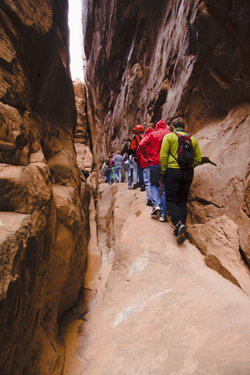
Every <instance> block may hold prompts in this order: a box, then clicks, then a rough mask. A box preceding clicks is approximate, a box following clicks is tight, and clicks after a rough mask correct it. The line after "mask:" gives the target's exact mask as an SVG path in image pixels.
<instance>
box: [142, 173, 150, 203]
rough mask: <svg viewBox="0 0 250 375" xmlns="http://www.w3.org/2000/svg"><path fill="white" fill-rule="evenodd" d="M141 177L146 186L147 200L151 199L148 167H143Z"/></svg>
mask: <svg viewBox="0 0 250 375" xmlns="http://www.w3.org/2000/svg"><path fill="white" fill-rule="evenodd" d="M143 179H144V184H145V186H146V197H147V201H149V200H151V199H152V194H151V184H150V167H146V168H143Z"/></svg>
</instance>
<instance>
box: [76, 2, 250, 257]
mask: <svg viewBox="0 0 250 375" xmlns="http://www.w3.org/2000/svg"><path fill="white" fill-rule="evenodd" d="M84 6H85V11H84V12H85V13H84V14H85V19H84V23H83V27H84V47H85V54H86V59H87V66H86V87H87V97H88V106H87V107H88V119H89V124H90V128H91V132H92V134H93V145H94V147H93V148H94V155H95V158H96V163H100V162H101V161H102V160H103V159H104V157H105V155H106V154H108V153H109V152H110V151H116V150H117V149H119V150H121V151H122V150H123V149H124V148H125V147H126V144H127V142H128V139H129V138H131V136H132V134H133V127H134V126H135V125H136V124H138V123H140V124H144V125H145V127H147V126H148V125H149V124H152V123H153V124H155V123H156V121H157V120H159V119H160V118H163V119H164V120H165V121H166V120H167V119H168V118H172V117H174V116H177V115H180V116H182V117H183V118H184V120H185V121H186V124H187V129H188V130H189V131H190V132H191V133H192V134H194V135H196V137H197V139H198V140H199V142H200V146H201V151H202V156H204V157H207V158H208V159H209V160H210V161H211V162H212V163H213V164H211V163H208V164H203V165H202V166H199V167H197V169H196V170H195V178H194V183H193V186H192V190H191V194H190V200H189V217H188V223H189V230H190V232H191V233H192V240H193V242H194V243H196V244H197V246H198V244H199V246H200V247H204V246H205V245H204V244H203V245H201V237H200V236H201V235H200V234H198V233H202V231H200V230H199V231H197V230H194V231H192V227H191V226H190V224H193V225H195V224H199V225H201V226H202V225H205V223H206V227H205V228H210V227H209V226H208V225H207V222H208V221H209V220H211V219H216V218H220V217H223V215H227V217H228V218H229V219H230V220H233V221H234V222H235V223H236V225H237V230H238V232H239V239H238V248H240V249H241V250H242V251H243V253H244V254H245V256H246V258H247V260H248V262H250V245H249V242H250V237H249V233H250V221H249V206H250V204H249V201H250V200H249V168H250V166H249V160H250V152H249V147H247V145H248V144H249V141H250V139H249V100H250V85H249V84H250V68H249V63H248V62H249V57H250V49H249V46H250V33H249V30H250V4H249V1H246V0H245V1H241V2H237V1H224V0H211V1H209V0H207V1H196V0H192V1H191V0H189V1H188V0H178V1H171V0H169V1H164V2H163V1H144V0H143V1H142V0H128V1H123V0H116V1H107V2H105V3H104V2H93V1H91V0H85V1H84ZM222 222H224V221H222ZM204 242H206V241H205V239H204ZM236 247H237V246H236Z"/></svg>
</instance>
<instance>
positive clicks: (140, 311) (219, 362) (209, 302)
mask: <svg viewBox="0 0 250 375" xmlns="http://www.w3.org/2000/svg"><path fill="white" fill-rule="evenodd" d="M101 189H102V190H103V192H104V193H103V195H102V196H103V197H104V198H105V199H103V200H101V203H100V208H101V212H102V214H103V213H104V207H105V205H107V202H108V199H107V195H108V194H109V192H108V191H107V189H110V194H112V195H113V196H114V201H113V205H114V212H115V214H114V228H118V232H117V236H116V237H115V248H116V251H115V256H114V262H113V266H112V270H111V272H110V273H109V277H108V278H107V280H106V281H105V287H101V288H100V291H99V293H97V297H96V299H95V300H94V301H93V302H92V305H90V312H89V313H88V314H87V315H86V316H85V322H84V323H83V325H82V326H81V328H80V338H79V340H80V347H79V349H78V351H77V358H78V359H80V360H81V361H82V364H83V371H82V372H81V374H82V375H83V374H88V375H97V374H103V375H118V374H119V375H128V374H142V375H152V374H155V375H186V374H202V375H203V374H206V375H208V374H209V375H210V374H213V375H217V374H218V375H219V374H220V375H221V374H223V375H230V374H231V375H235V374H245V375H247V374H249V373H250V356H249V346H250V299H249V296H248V295H247V294H246V293H244V292H243V291H242V290H241V289H240V288H238V287H237V286H235V285H233V284H232V283H231V282H229V281H228V280H226V279H224V278H223V277H222V276H220V275H219V274H218V273H216V272H215V271H213V270H211V269H209V268H207V266H206V265H205V262H204V257H203V255H202V254H201V253H200V252H199V251H198V250H197V249H196V248H195V247H194V246H192V245H191V244H190V243H189V242H188V241H186V242H185V243H184V244H183V245H181V246H178V245H177V243H176V239H175V238H174V236H173V234H172V231H173V229H172V226H171V224H170V223H160V222H158V221H157V220H153V219H152V218H151V217H150V207H147V206H146V205H145V193H142V192H140V191H138V192H137V191H136V192H135V193H134V192H132V191H128V190H127V186H125V185H124V186H122V185H120V186H119V187H114V186H113V187H112V188H111V187H110V186H106V185H105V186H102V187H101ZM116 189H118V192H117V193H116ZM133 194H134V197H135V199H134V201H133V203H132V206H131V209H130V210H129V207H127V210H128V211H129V213H128V216H127V217H126V218H125V219H124V218H123V221H124V222H123V226H122V230H121V231H120V227H119V226H118V225H117V223H116V220H117V217H120V218H121V215H119V208H120V209H123V208H124V206H123V203H124V202H125V200H126V196H127V199H128V201H129V199H130V198H131V195H133ZM109 204H110V203H109ZM106 208H107V211H108V207H106ZM109 212H110V211H109ZM120 220H121V219H120ZM103 224H104V223H103ZM102 229H103V228H101V229H100V230H101V231H102ZM119 233H121V236H120V234H119ZM107 237H108V236H107ZM103 243H104V240H103V237H102V245H103ZM103 249H104V248H103ZM104 251H105V250H104ZM104 258H105V259H107V257H105V256H104ZM108 268H110V264H109V263H108V262H104V264H103V270H102V272H101V273H100V275H104V274H105V272H104V271H105V269H108Z"/></svg>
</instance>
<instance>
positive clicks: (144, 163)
mask: <svg viewBox="0 0 250 375" xmlns="http://www.w3.org/2000/svg"><path fill="white" fill-rule="evenodd" d="M153 131H154V129H153V128H152V127H149V128H148V129H147V130H146V131H145V134H144V137H143V138H145V137H146V136H147V135H148V134H150V133H151V132H153ZM140 144H141V141H140V143H139V145H138V147H137V158H138V160H139V163H140V166H141V168H142V171H143V180H144V184H145V186H146V199H147V203H146V204H147V206H152V193H151V184H150V165H149V162H148V156H147V158H145V157H144V155H143V154H142V153H141V148H140Z"/></svg>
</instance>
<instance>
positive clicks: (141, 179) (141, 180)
mask: <svg viewBox="0 0 250 375" xmlns="http://www.w3.org/2000/svg"><path fill="white" fill-rule="evenodd" d="M137 169H138V177H139V186H142V185H145V184H144V179H143V170H142V167H141V164H140V163H139V161H138V159H137Z"/></svg>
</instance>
